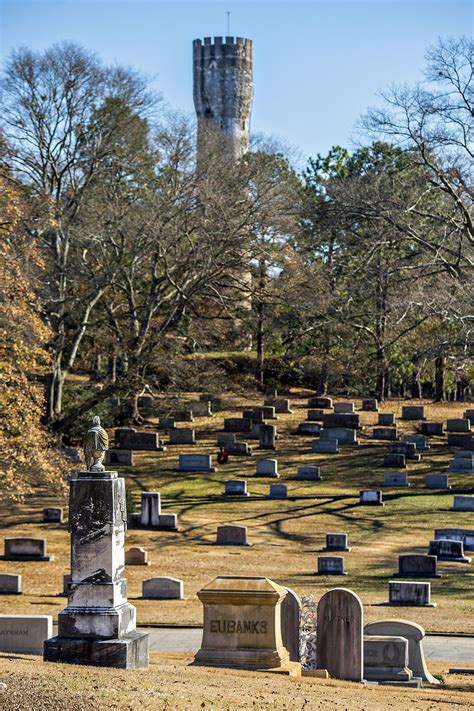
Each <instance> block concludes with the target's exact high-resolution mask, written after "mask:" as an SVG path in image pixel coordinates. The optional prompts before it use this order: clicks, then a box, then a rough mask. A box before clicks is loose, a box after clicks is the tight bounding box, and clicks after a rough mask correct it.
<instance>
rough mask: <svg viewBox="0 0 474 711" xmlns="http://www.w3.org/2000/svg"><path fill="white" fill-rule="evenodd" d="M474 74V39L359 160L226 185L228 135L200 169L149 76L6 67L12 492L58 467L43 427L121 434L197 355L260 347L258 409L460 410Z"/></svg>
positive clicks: (274, 150) (95, 64)
mask: <svg viewBox="0 0 474 711" xmlns="http://www.w3.org/2000/svg"><path fill="white" fill-rule="evenodd" d="M472 53H473V48H472V43H471V42H470V41H469V40H467V39H450V40H447V41H439V43H438V45H437V46H436V47H434V48H432V49H430V50H429V52H428V54H427V68H426V79H425V81H424V82H422V83H421V84H419V85H417V86H415V87H409V86H405V87H394V88H393V89H392V90H390V92H388V93H387V94H385V95H383V97H382V101H381V104H380V107H379V108H378V109H375V110H369V111H368V112H367V114H366V115H365V116H364V117H363V118H362V120H361V131H362V134H361V135H364V136H365V139H366V140H365V141H364V145H363V146H362V147H360V148H358V149H357V150H354V151H352V152H349V151H348V150H347V149H345V148H343V147H339V146H335V147H334V148H333V149H332V150H331V151H330V152H329V153H328V155H326V156H320V155H318V156H316V157H314V158H311V159H309V161H308V163H307V165H306V167H305V168H304V169H303V170H297V169H296V168H295V167H294V165H293V164H292V160H291V158H290V157H289V156H288V155H287V154H286V153H285V151H283V150H282V149H281V148H279V147H278V146H275V145H272V144H271V142H269V141H266V140H264V139H260V140H254V141H253V144H252V149H251V151H250V152H249V153H248V154H247V155H246V156H245V157H244V158H243V159H242V160H241V161H240V162H238V163H234V162H233V161H231V160H229V159H227V158H226V154H225V146H223V145H222V144H223V140H222V138H221V137H220V136H219V135H217V134H214V135H213V134H210V135H209V136H208V141H207V144H208V145H207V146H206V156H207V157H206V161H205V162H204V163H203V164H201V163H202V162H201V161H200V164H199V166H196V161H195V149H196V140H195V128H194V125H193V124H192V122H190V121H189V120H188V119H186V117H183V116H181V115H179V114H173V113H170V112H169V111H168V110H167V109H166V108H165V105H164V102H163V101H162V100H161V97H159V96H157V95H156V94H155V93H153V92H152V91H151V89H150V84H149V83H148V82H147V80H146V79H145V78H144V77H142V76H141V75H139V74H138V73H136V72H134V71H132V70H130V69H125V68H123V67H118V66H114V67H108V66H105V65H104V64H103V63H102V62H101V61H100V60H99V59H98V58H97V57H96V56H95V55H94V54H92V53H90V52H88V51H86V50H84V49H83V48H81V47H79V46H77V45H74V44H71V43H64V44H61V45H57V46H55V47H53V48H51V49H49V50H47V51H45V52H34V51H32V50H30V49H27V48H21V49H18V50H16V51H15V52H13V54H12V55H11V57H10V58H9V60H8V61H7V62H6V65H5V67H4V72H3V78H2V101H3V107H4V108H3V115H2V118H1V122H0V125H1V133H0V180H1V183H2V188H3V192H2V197H1V207H2V212H1V216H0V230H1V233H2V237H3V240H2V250H1V268H2V275H3V281H4V283H5V285H6V288H5V289H4V293H3V297H2V298H3V304H4V306H5V309H4V312H3V316H2V331H3V335H4V336H5V340H4V344H5V345H4V350H3V358H2V380H3V394H2V408H3V409H4V410H5V412H6V414H7V415H8V414H9V415H10V416H9V417H7V418H6V419H5V420H4V423H5V424H4V425H2V431H1V437H2V439H3V442H2V444H4V445H5V446H4V448H3V450H4V452H5V455H4V462H3V467H2V469H3V470H4V471H6V472H7V474H6V475H3V476H4V477H5V476H6V477H7V480H8V481H10V483H11V481H12V478H14V477H12V470H11V466H10V461H11V456H10V452H12V451H15V453H16V454H15V456H19V460H18V461H19V462H20V460H22V457H23V460H22V461H25V462H27V461H29V459H31V448H32V447H36V450H38V448H39V447H43V448H44V446H45V443H44V441H43V440H41V437H43V436H44V437H45V436H46V435H45V434H44V430H41V428H40V426H39V418H40V415H42V419H43V423H44V424H47V425H48V426H49V427H50V428H51V429H52V430H53V431H55V432H56V433H58V432H59V433H66V434H67V433H71V431H73V428H74V423H75V421H76V420H77V418H80V417H81V416H82V415H83V414H84V413H88V412H90V410H91V408H96V409H97V408H99V409H100V407H101V404H103V403H104V402H105V401H106V400H107V398H109V397H110V396H112V395H113V396H117V395H118V396H120V398H121V401H122V411H121V414H120V416H121V418H122V419H123V421H133V420H135V421H137V420H139V418H140V414H139V412H138V409H137V394H138V392H140V390H141V389H142V388H143V387H144V386H145V385H150V384H151V385H152V386H153V387H154V388H156V389H158V390H160V389H162V388H164V387H168V388H169V389H170V390H172V389H175V390H176V389H179V388H180V387H181V385H182V383H183V382H186V379H187V378H189V377H190V367H191V366H190V362H192V359H190V356H191V355H192V354H196V353H198V352H199V353H203V352H206V351H207V352H209V351H219V352H225V353H226V354H228V355H229V357H230V358H231V357H232V356H231V352H232V351H235V350H238V349H241V348H242V347H243V346H248V345H249V344H250V342H251V343H252V344H253V345H252V348H254V349H255V350H256V356H257V357H256V358H252V359H250V358H249V363H251V366H250V367H251V369H252V371H253V372H252V378H253V382H254V383H255V384H256V385H258V386H260V387H262V386H265V385H266V384H269V383H270V382H272V383H273V382H275V383H276V382H286V381H291V382H294V383H296V384H300V385H306V386H310V387H314V388H315V389H317V390H318V391H320V392H326V391H331V392H352V393H356V392H359V393H360V394H366V395H368V394H369V393H372V394H374V395H375V396H377V397H378V398H379V399H384V398H386V397H390V396H391V395H397V396H402V397H403V396H407V395H410V396H413V397H421V396H422V395H428V396H431V397H433V398H434V399H436V400H443V399H444V398H446V397H447V396H454V397H457V398H458V399H463V398H466V397H468V395H469V392H470V388H472V380H473V377H474V368H473V365H472V324H473V314H472V293H473V240H474V230H473V222H472V197H473V194H472V192H473V182H472V167H471V166H472V142H471V131H472V118H473V101H472V68H473V58H472ZM94 379H95V381H96V383H95V384H94V383H92V384H91V380H94ZM216 382H217V381H216ZM248 382H249V381H247V383H248ZM70 383H75V384H76V385H77V387H76V390H75V391H74V390H71V389H69V390H68V384H70ZM81 383H82V386H81ZM41 392H42V393H43V394H44V403H45V404H44V407H43V402H42V395H41ZM74 393H76V394H74ZM78 393H80V394H81V396H80V397H79V396H78ZM28 402H29V403H31V404H32V407H31V408H29V407H28ZM25 410H27V411H28V416H29V417H30V418H32V420H34V422H35V423H36V424H35V426H34V427H33V426H26V424H25V420H24V419H23V420H22V417H23V416H24V414H25ZM30 433H31V435H30ZM53 462H55V463H54V466H53ZM15 466H16V465H15ZM52 468H54V469H55V470H56V471H59V470H60V469H61V466H60V464H59V463H58V462H56V461H55V460H54V457H53V458H51V459H50V460H49V463H46V462H43V463H41V462H40V461H39V460H38V466H37V469H38V471H43V472H44V473H45V476H46V477H48V476H50V473H51V469H52ZM48 471H49V474H48ZM8 477H9V479H8Z"/></svg>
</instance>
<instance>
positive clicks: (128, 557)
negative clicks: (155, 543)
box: [125, 546, 150, 565]
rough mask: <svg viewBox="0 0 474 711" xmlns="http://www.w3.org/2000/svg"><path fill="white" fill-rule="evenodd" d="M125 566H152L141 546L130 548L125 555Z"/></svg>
mask: <svg viewBox="0 0 474 711" xmlns="http://www.w3.org/2000/svg"><path fill="white" fill-rule="evenodd" d="M125 565H150V563H149V561H148V553H147V552H146V550H145V549H144V548H141V547H139V546H136V547H135V548H129V549H128V551H126V553H125Z"/></svg>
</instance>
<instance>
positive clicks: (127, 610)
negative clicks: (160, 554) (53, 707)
mask: <svg viewBox="0 0 474 711" xmlns="http://www.w3.org/2000/svg"><path fill="white" fill-rule="evenodd" d="M94 425H96V426H95V427H94V428H92V429H91V430H89V431H88V433H87V436H86V442H85V450H86V457H87V462H88V464H89V467H90V468H89V470H88V471H83V472H79V473H78V475H77V478H75V479H72V480H71V481H70V497H69V530H70V532H71V574H72V582H71V585H70V587H69V595H68V606H67V607H66V608H65V609H64V610H63V611H62V612H60V613H59V616H58V634H57V636H56V637H51V638H50V639H48V640H46V642H45V644H44V653H43V659H44V660H45V661H47V662H66V663H70V664H90V665H93V666H111V667H119V668H123V669H128V668H136V667H146V666H147V665H148V637H149V635H148V634H145V633H141V632H137V631H136V628H135V618H136V610H135V608H134V607H133V605H130V603H129V602H128V601H127V581H126V578H125V564H124V563H125V561H124V544H125V527H126V521H127V509H126V503H125V480H124V479H122V478H118V476H117V472H107V471H105V470H104V466H103V464H102V459H103V456H104V453H105V449H106V448H107V446H108V437H107V433H106V432H105V430H102V428H100V421H98V418H94ZM99 429H100V430H102V431H99ZM98 445H100V447H99V446H98ZM87 455H89V456H87Z"/></svg>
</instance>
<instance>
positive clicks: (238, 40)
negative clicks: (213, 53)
mask: <svg viewBox="0 0 474 711" xmlns="http://www.w3.org/2000/svg"><path fill="white" fill-rule="evenodd" d="M213 40H214V41H213ZM252 44H253V42H252V40H251V39H247V38H246V37H214V38H212V37H204V39H203V40H201V39H195V40H193V47H201V46H203V45H205V46H208V45H210V46H216V45H218V46H220V45H226V46H228V45H241V46H244V47H247V49H251V48H252Z"/></svg>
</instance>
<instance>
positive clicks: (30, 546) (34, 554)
mask: <svg viewBox="0 0 474 711" xmlns="http://www.w3.org/2000/svg"><path fill="white" fill-rule="evenodd" d="M46 545H47V541H46V538H5V555H2V556H0V560H16V561H23V560H24V561H40V562H43V561H48V560H54V556H52V555H48V554H47V549H46Z"/></svg>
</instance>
